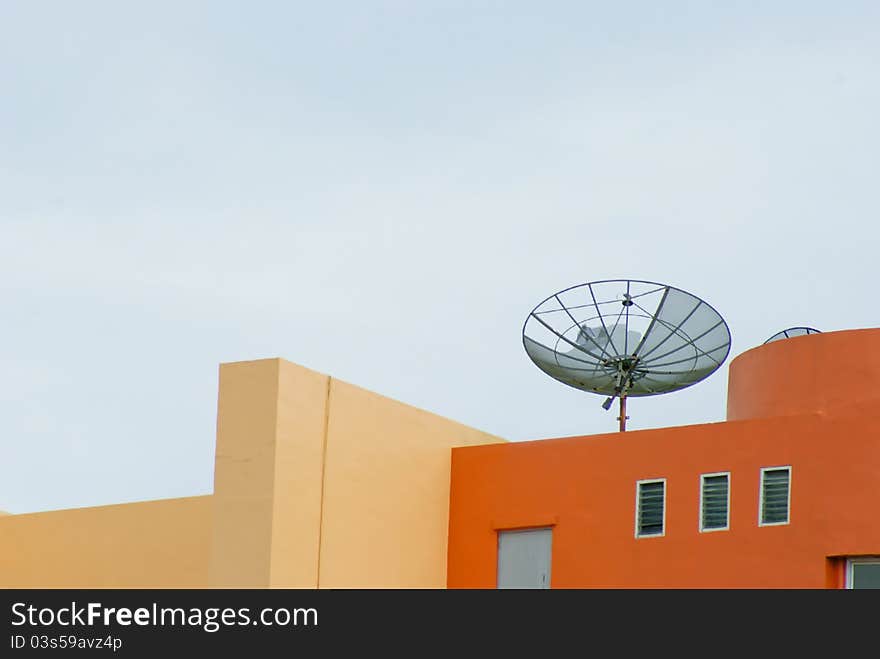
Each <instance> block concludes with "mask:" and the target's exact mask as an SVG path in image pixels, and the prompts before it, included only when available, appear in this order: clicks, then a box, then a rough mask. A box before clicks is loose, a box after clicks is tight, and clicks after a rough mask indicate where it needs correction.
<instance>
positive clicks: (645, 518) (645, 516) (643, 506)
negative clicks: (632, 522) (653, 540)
mask: <svg viewBox="0 0 880 659" xmlns="http://www.w3.org/2000/svg"><path fill="white" fill-rule="evenodd" d="M637 485H638V489H637V495H636V537H637V538H641V537H644V536H652V535H663V522H664V521H665V518H666V514H665V512H666V511H665V504H666V480H665V479H661V480H650V481H639V482H638V484H637Z"/></svg>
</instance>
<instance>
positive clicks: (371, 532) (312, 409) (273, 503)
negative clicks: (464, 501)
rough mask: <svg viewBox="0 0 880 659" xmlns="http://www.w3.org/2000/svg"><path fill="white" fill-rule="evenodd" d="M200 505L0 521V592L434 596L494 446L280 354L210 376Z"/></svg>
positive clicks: (144, 505)
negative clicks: (473, 484) (213, 410)
mask: <svg viewBox="0 0 880 659" xmlns="http://www.w3.org/2000/svg"><path fill="white" fill-rule="evenodd" d="M219 375H220V386H219V394H218V404H217V446H216V452H215V469H214V494H213V496H207V497H192V498H185V499H168V500H162V501H147V502H140V503H133V504H121V505H115V506H101V507H98V508H80V509H72V510H60V511H52V512H46V513H33V514H26V515H10V516H5V517H3V518H2V519H0V586H5V587H23V588H27V587H93V588H100V587H208V586H214V587H223V588H229V587H233V588H235V587H250V588H264V587H276V588H316V587H332V588H347V587H355V588H356V587H373V588H443V587H445V586H446V562H447V558H446V541H447V528H448V514H449V478H450V459H451V448H452V447H456V446H471V445H475V444H485V443H495V442H499V441H503V440H500V439H499V438H497V437H494V436H492V435H489V434H486V433H483V432H480V431H478V430H474V429H473V428H469V427H467V426H464V425H462V424H459V423H456V422H454V421H451V420H449V419H446V418H443V417H440V416H437V415H435V414H431V413H430V412H426V411H424V410H420V409H417V408H414V407H411V406H409V405H405V404H403V403H400V402H398V401H395V400H391V399H389V398H385V397H384V396H380V395H379V394H376V393H373V392H370V391H367V390H364V389H361V388H359V387H356V386H354V385H350V384H347V383H345V382H342V381H340V380H336V379H333V378H330V377H329V376H327V375H324V374H321V373H317V372H315V371H311V370H309V369H307V368H304V367H302V366H298V365H296V364H292V363H290V362H287V361H284V360H281V359H263V360H256V361H248V362H234V363H229V364H222V365H221V366H220V374H219Z"/></svg>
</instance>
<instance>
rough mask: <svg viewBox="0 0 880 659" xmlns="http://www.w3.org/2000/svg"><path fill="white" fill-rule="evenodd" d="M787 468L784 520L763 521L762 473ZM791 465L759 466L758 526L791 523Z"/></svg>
mask: <svg viewBox="0 0 880 659" xmlns="http://www.w3.org/2000/svg"><path fill="white" fill-rule="evenodd" d="M780 469H787V470H788V493H787V494H788V499H787V500H786V502H785V511H786V513H788V515H787V518H786V520H785V521H784V522H765V521H764V474H765V473H766V472H768V471H779V470H780ZM791 471H792V469H791V465H779V466H778V467H761V481H760V484H759V485H758V526H786V525H787V524H791Z"/></svg>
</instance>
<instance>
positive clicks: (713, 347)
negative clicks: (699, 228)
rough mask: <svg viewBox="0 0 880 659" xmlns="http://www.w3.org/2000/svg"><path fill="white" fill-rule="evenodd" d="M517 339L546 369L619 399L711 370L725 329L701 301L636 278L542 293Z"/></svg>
mask: <svg viewBox="0 0 880 659" xmlns="http://www.w3.org/2000/svg"><path fill="white" fill-rule="evenodd" d="M523 346H524V347H525V350H526V353H528V355H529V357H530V358H531V360H532V361H533V362H534V363H535V365H536V366H537V367H538V368H540V369H541V370H542V371H544V372H545V373H546V374H547V375H549V376H550V377H552V378H554V379H555V380H559V381H560V382H562V383H563V384H567V385H568V386H570V387H574V388H575V389H581V390H583V391H587V392H590V393H595V394H600V395H602V396H606V397H607V398H606V400H605V402H604V403H603V404H602V407H604V408H605V409H606V410H607V409H609V408H610V407H611V405H612V403H613V402H614V399H615V398H618V399H619V400H620V416H619V417H618V420H619V421H620V430H621V431H623V430H626V420H627V419H628V418H629V417H627V416H626V399H627V398H628V397H630V396H656V395H659V394H665V393H669V392H672V391H678V390H679V389H684V388H685V387H689V386H691V385H692V384H696V383H697V382H699V381H700V380H703V379H704V378H707V377H708V376H710V375H711V374H712V373H714V372H715V371H716V370H717V369H718V368H719V367H720V366H721V364H722V363H723V362H724V360H725V359H727V355H728V354H729V352H730V330H729V329H728V327H727V323H725V322H724V319H723V318H722V317H721V315H720V314H719V313H718V312H717V311H715V309H714V308H712V307H711V306H710V305H709V304H708V303H706V302H704V301H703V300H701V299H700V298H698V297H696V296H695V295H691V294H690V293H687V292H686V291H683V290H681V289H678V288H675V287H674V286H667V285H665V284H658V283H655V282H649V281H641V280H637V279H608V280H603V281H594V282H588V283H586V284H579V285H577V286H572V287H570V288H566V289H565V290H562V291H560V292H558V293H554V294H553V295H551V296H550V297H548V298H546V299H545V300H543V301H542V302H541V303H540V304H538V305H537V306H536V307H535V308H534V309H532V311H531V312H530V313H529V315H528V317H527V318H526V321H525V323H524V325H523Z"/></svg>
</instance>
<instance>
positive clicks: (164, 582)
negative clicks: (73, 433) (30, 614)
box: [0, 496, 211, 588]
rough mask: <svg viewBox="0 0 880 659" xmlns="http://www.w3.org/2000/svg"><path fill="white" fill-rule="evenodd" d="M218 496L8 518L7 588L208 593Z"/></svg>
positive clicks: (3, 540) (0, 581)
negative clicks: (194, 590) (198, 590)
mask: <svg viewBox="0 0 880 659" xmlns="http://www.w3.org/2000/svg"><path fill="white" fill-rule="evenodd" d="M210 523H211V497H210V496H202V497H189V498H185V499H164V500H160V501H144V502H139V503H128V504H119V505H113V506H98V507H96V508H74V509H70V510H53V511H50V512H44V513H29V514H25V515H8V516H5V517H3V518H2V519H0V587H3V588H118V587H134V588H204V587H206V586H207V585H208V556H209V552H210V548H211V547H210V541H211V526H210Z"/></svg>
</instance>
